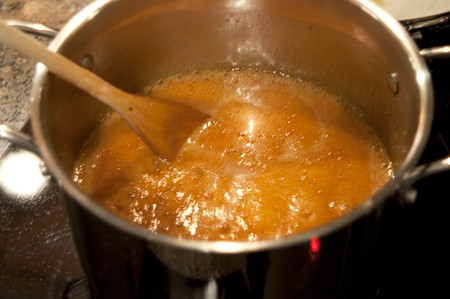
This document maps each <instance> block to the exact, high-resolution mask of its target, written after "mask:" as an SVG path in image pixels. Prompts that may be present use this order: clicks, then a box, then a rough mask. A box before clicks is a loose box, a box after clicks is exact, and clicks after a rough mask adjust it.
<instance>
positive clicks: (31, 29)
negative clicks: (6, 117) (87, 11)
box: [0, 20, 58, 157]
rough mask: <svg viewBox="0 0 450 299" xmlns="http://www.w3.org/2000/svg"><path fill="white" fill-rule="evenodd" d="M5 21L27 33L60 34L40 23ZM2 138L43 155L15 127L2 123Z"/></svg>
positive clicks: (50, 35) (30, 139)
mask: <svg viewBox="0 0 450 299" xmlns="http://www.w3.org/2000/svg"><path fill="white" fill-rule="evenodd" d="M5 23H6V24H7V25H9V26H13V27H17V28H19V29H20V30H22V31H24V32H26V33H29V34H32V35H36V36H40V37H46V38H54V37H55V36H56V35H57V34H58V31H56V30H54V29H52V28H50V27H47V26H44V25H42V24H38V23H31V22H24V21H19V20H5ZM0 139H5V140H7V141H9V142H11V143H13V144H15V145H17V146H19V147H21V148H23V149H25V150H28V151H30V152H32V153H34V154H36V155H37V156H39V157H40V156H41V153H40V151H39V148H38V147H37V146H36V144H35V143H34V141H33V140H32V138H31V137H29V136H27V135H25V134H23V133H20V132H16V131H14V130H13V129H11V128H9V127H8V126H7V125H4V124H0Z"/></svg>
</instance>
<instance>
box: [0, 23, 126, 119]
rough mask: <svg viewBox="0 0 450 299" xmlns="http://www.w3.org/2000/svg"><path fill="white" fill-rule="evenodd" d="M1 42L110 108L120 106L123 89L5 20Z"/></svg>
mask: <svg viewBox="0 0 450 299" xmlns="http://www.w3.org/2000/svg"><path fill="white" fill-rule="evenodd" d="M0 41H1V42H2V43H3V44H5V45H6V46H8V47H11V48H13V49H15V50H17V51H19V52H21V53H22V54H24V55H25V56H27V57H28V58H30V59H33V60H35V61H39V62H42V63H43V64H45V66H46V67H47V68H48V69H49V70H50V71H51V72H52V73H54V74H56V75H57V76H59V77H61V78H62V79H64V80H66V81H67V82H69V83H71V84H73V85H75V86H77V87H78V88H80V89H82V90H84V91H86V92H87V93H89V94H90V95H92V96H94V97H96V98H98V99H99V100H101V101H102V102H104V103H106V104H108V105H109V106H111V107H112V108H113V109H116V110H117V109H119V108H120V106H122V103H121V100H120V99H122V97H124V94H126V93H125V92H123V91H122V90H120V89H118V88H117V87H115V86H113V85H111V84H109V83H108V82H106V81H105V80H103V79H102V78H100V77H98V76H96V75H95V74H94V73H92V72H90V71H89V70H86V69H84V68H83V67H81V66H79V65H78V64H76V63H74V62H72V61H71V60H69V59H68V58H66V57H64V56H62V55H61V54H59V53H56V52H52V51H51V50H50V49H48V48H47V47H46V46H44V45H43V44H42V43H40V42H39V41H37V40H36V39H34V38H32V37H30V36H28V35H27V34H25V33H23V32H21V31H20V30H19V29H16V28H14V27H12V26H8V25H7V24H5V23H4V21H0Z"/></svg>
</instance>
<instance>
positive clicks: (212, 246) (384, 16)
mask: <svg viewBox="0 0 450 299" xmlns="http://www.w3.org/2000/svg"><path fill="white" fill-rule="evenodd" d="M113 2H115V1H114V0H96V1H94V2H92V3H91V4H89V5H88V6H86V7H85V8H84V9H83V10H81V11H80V12H79V13H77V14H76V15H75V16H74V17H73V18H71V19H70V20H69V22H68V23H67V24H66V25H65V26H64V27H63V28H62V29H61V31H60V32H59V33H58V34H57V36H56V37H55V38H54V39H53V41H52V42H51V43H50V45H49V48H50V49H51V50H53V51H58V49H60V48H61V47H62V46H63V45H64V42H65V40H67V39H68V38H69V37H70V36H71V35H73V34H74V33H76V31H77V30H78V29H79V28H81V27H83V25H85V24H86V23H87V22H88V21H89V20H90V19H91V18H93V17H95V16H96V15H97V14H98V13H100V11H101V10H102V9H104V8H105V7H106V6H108V5H109V4H111V3H113ZM347 2H349V3H351V4H352V5H355V6H357V7H358V8H360V9H361V10H363V11H364V12H365V13H366V14H367V15H368V16H369V17H371V18H374V19H376V20H377V21H378V22H379V24H380V26H383V27H384V29H386V31H387V32H389V33H390V34H391V35H393V36H394V37H395V38H396V39H397V40H398V42H399V45H400V46H401V47H402V48H403V50H404V52H405V53H406V54H407V55H408V56H409V60H410V63H411V68H412V69H413V70H414V72H415V75H416V83H417V85H418V86H419V91H420V95H419V98H420V111H421V113H420V116H419V126H418V130H417V132H416V134H415V137H414V142H413V144H412V146H411V148H410V149H409V152H408V154H407V156H406V158H405V160H404V161H403V163H402V164H401V165H400V167H399V169H398V170H397V171H396V172H395V175H394V177H393V178H392V179H391V180H390V181H389V182H387V183H386V184H385V185H384V186H383V187H381V188H380V189H379V190H378V191H377V192H376V193H374V194H373V195H372V196H371V197H369V198H368V199H366V201H365V202H364V203H363V204H361V205H360V206H359V207H357V208H355V209H354V210H353V211H351V212H350V213H348V214H346V215H343V216H341V217H339V218H337V219H335V220H333V221H331V222H329V223H326V224H324V225H322V226H319V227H316V228H313V229H310V230H307V231H305V232H302V233H299V234H296V235H291V236H286V237H283V238H278V239H268V240H258V241H198V240H188V239H180V238H176V237H172V236H169V235H163V234H158V233H152V232H150V231H148V230H147V229H145V228H143V227H140V226H138V225H136V224H133V223H131V222H129V221H127V220H125V219H122V218H121V217H119V216H117V215H115V214H114V213H113V212H110V211H108V210H107V209H105V208H104V207H102V206H101V205H100V204H98V203H97V202H95V201H94V200H93V199H91V198H90V197H89V196H87V195H86V194H85V193H84V192H83V191H81V190H80V189H79V188H78V187H77V186H76V185H75V183H74V182H73V180H72V178H71V177H70V176H69V175H68V174H67V173H66V172H65V171H64V170H63V167H62V166H61V165H60V163H59V162H58V161H57V159H56V154H55V153H54V152H53V150H52V148H51V147H50V146H49V145H48V144H47V142H46V139H47V138H46V135H45V134H46V133H45V132H44V130H43V127H42V119H43V115H42V112H41V109H40V106H41V105H40V103H41V92H42V87H43V86H44V85H45V82H46V80H47V77H48V70H47V68H46V67H45V66H44V65H42V64H37V66H36V73H35V76H34V79H33V88H32V93H31V99H32V114H31V116H32V117H31V123H32V128H33V134H34V137H35V140H36V141H35V142H36V144H37V146H38V148H39V149H40V153H41V157H42V159H43V160H44V162H45V164H46V166H47V167H48V169H49V170H50V173H51V174H52V175H53V176H54V177H55V178H56V180H57V181H58V183H59V185H60V186H61V187H62V188H63V189H64V190H65V192H66V193H67V194H68V195H69V196H70V198H71V199H70V200H74V201H76V202H77V203H78V204H79V205H81V206H82V207H83V208H84V209H86V210H87V211H89V212H90V213H92V214H94V215H95V216H96V217H97V218H99V219H101V220H102V221H104V222H106V223H107V224H109V225H112V226H113V227H115V228H117V229H119V230H121V231H123V232H125V233H127V234H130V235H132V236H135V237H138V238H140V239H142V240H144V241H146V242H151V243H154V242H156V243H160V244H163V245H167V246H171V247H176V248H183V249H186V250H193V251H197V252H203V253H218V254H237V253H241V254H242V253H250V252H255V251H261V250H272V249H277V248H283V247H289V246H293V245H298V244H303V243H305V244H308V242H309V241H310V240H311V239H314V238H320V237H324V236H326V235H328V234H330V233H332V232H334V231H337V230H340V229H343V228H344V227H345V226H347V225H349V224H351V223H352V222H354V221H356V220H358V219H360V218H362V217H363V216H365V215H367V214H369V213H371V212H373V211H375V210H376V209H377V208H378V207H380V206H381V205H383V204H384V202H385V201H386V200H387V199H388V198H389V197H390V196H392V195H394V194H395V193H396V192H398V191H399V189H400V187H401V186H402V183H403V181H404V178H405V176H406V175H407V174H408V172H410V171H411V170H412V169H413V168H414V167H415V166H416V165H417V162H418V160H419V158H420V155H421V154H422V152H423V150H424V148H425V144H426V141H427V139H428V136H429V133H430V130H431V122H432V118H433V91H432V88H431V79H430V73H429V71H428V68H427V66H426V64H425V61H424V60H423V58H422V57H421V56H420V54H419V52H418V50H417V47H416V45H415V43H414V42H413V40H412V39H411V38H410V36H409V35H408V33H407V32H406V30H405V29H404V28H403V27H402V25H401V24H400V23H399V22H398V21H397V20H395V19H394V18H393V17H392V16H391V15H389V14H388V13H387V12H385V11H384V10H383V9H382V8H380V7H379V6H377V5H376V4H374V3H372V2H370V1H369V0H347Z"/></svg>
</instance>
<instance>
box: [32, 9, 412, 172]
mask: <svg viewBox="0 0 450 299" xmlns="http://www.w3.org/2000/svg"><path fill="white" fill-rule="evenodd" d="M215 2H218V1H133V2H132V3H131V4H130V3H129V2H126V3H125V1H117V2H113V3H110V5H108V6H107V7H106V8H104V9H102V10H100V11H99V12H98V13H97V14H96V15H95V17H94V18H92V19H87V20H86V21H85V22H84V23H82V24H80V25H79V26H78V27H76V26H74V28H66V31H63V32H62V34H60V36H59V38H57V39H56V40H55V42H54V45H53V46H54V47H56V48H58V51H60V52H61V53H62V54H64V55H66V56H68V57H70V58H71V59H73V60H74V61H77V62H78V61H82V60H83V59H85V57H87V56H89V57H90V58H92V61H93V64H92V70H93V71H94V72H95V73H97V74H99V75H100V76H102V77H104V78H105V79H106V80H108V81H110V82H111V83H113V84H115V85H117V86H118V87H120V88H123V89H124V90H127V91H130V92H136V91H137V90H139V89H140V88H141V87H142V86H145V85H147V84H148V83H149V82H151V81H153V80H157V79H159V78H161V77H164V76H166V75H170V74H173V73H177V72H180V71H185V70H190V69H205V68H225V69H229V68H232V67H253V68H259V69H266V70H267V69H268V70H275V71H279V72H283V73H287V74H290V75H291V76H298V77H301V78H305V79H306V80H312V81H314V82H315V83H317V84H319V85H321V86H322V87H323V88H325V89H326V90H328V91H331V92H333V93H336V94H338V95H339V96H340V97H341V98H342V99H343V100H345V101H349V102H351V104H352V105H354V106H355V107H357V109H361V111H362V113H363V114H364V115H365V117H366V118H367V120H368V121H369V122H370V124H371V125H372V126H373V127H374V128H375V129H376V131H377V132H378V134H379V136H380V138H381V139H382V141H383V142H384V144H385V146H386V148H387V150H388V151H389V154H390V155H391V158H392V159H393V161H394V167H396V166H395V165H399V164H401V163H402V162H403V160H404V159H405V157H406V155H407V153H408V150H409V149H410V147H411V145H412V143H413V139H414V136H415V134H416V131H417V129H418V126H419V114H420V101H419V98H418V94H419V91H418V88H419V87H418V86H417V84H416V78H415V74H414V72H413V70H412V67H411V64H410V61H409V57H408V55H406V54H405V50H404V49H403V48H402V46H401V45H400V43H399V41H398V40H397V39H396V38H395V37H394V36H393V35H392V33H390V32H389V31H388V29H387V28H385V27H384V26H382V25H380V23H378V22H377V20H376V19H373V18H370V17H369V16H368V15H366V14H365V13H363V12H362V11H361V9H360V8H358V7H356V6H353V5H351V4H349V3H347V2H341V1H316V0H307V1H297V2H296V1H287V2H285V3H283V4H280V3H278V1H247V2H246V4H245V5H242V6H238V5H235V6H232V5H231V4H229V3H227V2H222V3H221V4H219V3H215ZM324 6H326V9H324ZM69 27H70V26H69ZM391 73H396V74H397V75H398V79H399V91H398V93H397V94H395V95H394V94H393V93H392V92H391V91H390V90H389V87H388V77H389V75H390V74H391ZM46 81H47V82H46V83H47V84H46V88H45V89H44V91H43V96H42V97H41V101H42V109H41V115H40V117H42V119H43V120H42V122H43V123H44V126H45V129H44V130H45V132H46V134H47V136H48V138H49V140H50V143H51V147H53V150H54V151H55V153H56V155H57V156H58V157H59V158H60V159H61V163H62V165H63V166H64V167H65V168H67V170H68V171H69V170H70V168H71V165H72V161H73V159H74V157H75V156H76V155H77V152H78V150H79V147H80V145H81V143H82V141H83V140H84V139H85V138H86V136H87V134H88V133H89V132H90V131H91V130H92V128H93V127H95V126H96V124H97V123H98V121H99V120H100V119H101V117H102V116H103V115H104V113H105V112H106V111H107V109H106V108H105V107H104V106H103V105H102V104H100V103H99V102H98V101H96V100H94V99H92V98H90V97H89V96H87V95H85V94H84V93H83V92H80V91H78V90H77V89H76V88H73V87H71V86H70V85H68V84H66V83H65V82H63V81H62V80H60V79H58V78H54V77H52V76H48V78H47V80H46Z"/></svg>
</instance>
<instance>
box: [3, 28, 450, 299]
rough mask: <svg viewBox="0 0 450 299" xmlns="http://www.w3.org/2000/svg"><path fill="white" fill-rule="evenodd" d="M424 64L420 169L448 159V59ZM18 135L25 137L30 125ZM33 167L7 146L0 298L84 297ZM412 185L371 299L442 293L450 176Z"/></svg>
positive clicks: (448, 32) (74, 260)
mask: <svg viewBox="0 0 450 299" xmlns="http://www.w3.org/2000/svg"><path fill="white" fill-rule="evenodd" d="M420 36H421V38H420V39H418V40H417V43H418V45H419V46H420V47H422V48H423V47H428V46H431V45H439V44H442V45H443V44H450V23H449V22H447V23H445V24H441V25H439V26H437V27H436V28H433V29H432V30H428V31H427V32H426V34H422V33H420ZM427 63H428V65H429V68H430V70H431V73H432V78H433V84H434V88H435V117H434V123H433V128H432V133H431V136H430V139H429V142H428V144H427V147H426V149H425V152H424V154H423V156H422V158H421V161H420V163H421V164H422V163H426V162H429V161H434V160H436V159H439V158H442V157H445V156H448V155H450V59H435V60H433V61H427ZM23 131H24V132H25V133H29V132H30V128H29V124H27V125H26V126H25V127H24V128H23ZM20 156H21V157H20ZM17 157H20V158H19V159H16V158H17ZM24 159H29V160H27V161H28V162H27V163H26V164H19V163H18V162H17V161H23V160H24ZM39 169H40V164H39V160H36V157H34V156H33V155H32V154H29V153H28V152H24V151H23V150H21V149H19V148H17V147H15V146H13V145H12V146H10V147H9V148H8V149H7V151H6V152H5V153H4V154H3V155H2V157H1V159H0V203H1V204H0V240H1V245H0V299H40V298H47V299H52V298H55V299H61V298H73V299H89V298H91V296H90V292H89V284H88V282H87V280H86V278H85V276H84V272H83V270H82V267H81V265H80V262H79V259H78V257H77V253H76V250H75V246H74V243H73V240H72V236H71V232H70V225H69V223H68V220H67V214H66V210H65V205H64V201H63V199H62V196H61V193H60V190H59V188H58V186H57V184H56V183H55V182H54V181H53V180H52V179H51V178H48V177H43V176H42V175H41V174H40V173H41V172H40V171H39ZM15 178H16V179H17V180H16V182H14V179H15ZM24 179H28V180H30V181H29V182H36V184H35V185H34V186H35V188H36V189H34V190H25V189H24V188H23V186H24V185H23V183H22V184H20V183H19V185H18V191H17V190H16V191H14V190H9V189H7V188H6V187H5V186H1V184H3V183H4V182H6V181H8V184H10V186H14V184H15V183H17V182H23V180H24ZM27 185H33V184H31V183H30V184H27ZM415 187H416V188H417V190H418V194H419V195H418V198H417V201H416V203H415V204H414V205H411V206H407V207H405V209H404V210H405V212H404V213H403V214H401V215H399V219H398V224H399V225H398V226H397V227H395V228H393V230H394V231H393V234H392V236H393V237H392V238H393V239H392V240H391V241H392V244H393V247H392V249H391V250H389V252H387V254H386V256H385V257H384V258H383V268H384V270H385V271H383V276H382V277H383V279H382V281H381V282H380V288H379V294H378V296H377V298H382V299H391V298H417V297H419V298H431V297H430V294H432V293H435V294H448V290H447V283H448V281H447V280H448V274H446V271H447V269H448V266H449V261H450V255H449V252H450V248H449V246H448V245H445V244H446V243H447V242H446V241H445V237H446V236H447V235H448V232H447V229H449V228H450V221H449V219H450V217H449V214H448V211H449V207H450V188H449V187H450V173H449V172H446V173H442V174H438V175H434V176H432V177H428V178H425V179H422V180H420V181H419V182H418V183H417V184H416V185H415ZM11 188H13V187H11ZM11 188H10V189H11ZM8 190H9V191H8ZM441 273H444V275H442V274H441Z"/></svg>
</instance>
